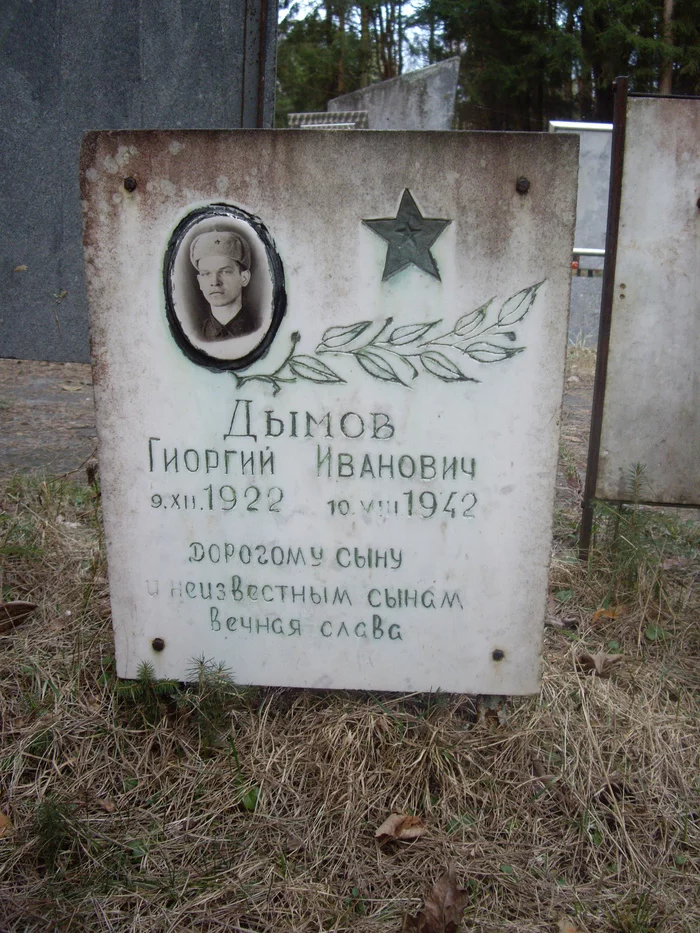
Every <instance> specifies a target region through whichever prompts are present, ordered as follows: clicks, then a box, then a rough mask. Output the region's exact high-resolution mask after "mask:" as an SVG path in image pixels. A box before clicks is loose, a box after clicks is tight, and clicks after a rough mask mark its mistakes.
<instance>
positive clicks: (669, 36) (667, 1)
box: [659, 0, 673, 94]
mask: <svg viewBox="0 0 700 933" xmlns="http://www.w3.org/2000/svg"><path fill="white" fill-rule="evenodd" d="M664 41H665V42H667V43H668V45H671V44H672V43H673V0H664ZM672 78H673V57H672V55H671V54H667V55H664V59H663V61H662V62H661V68H660V69H659V94H670V93H671V82H672Z"/></svg>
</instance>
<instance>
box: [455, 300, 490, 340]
mask: <svg viewBox="0 0 700 933" xmlns="http://www.w3.org/2000/svg"><path fill="white" fill-rule="evenodd" d="M492 301H493V298H491V299H490V300H489V301H487V302H486V304H484V305H481V307H480V308H477V309H476V310H475V311H470V312H469V314H463V315H462V317H461V318H460V319H459V320H458V321H457V323H456V324H455V327H454V332H455V334H457V336H458V337H468V336H469V334H472V333H473V332H474V331H475V330H476V329H477V327H479V325H480V324H481V322H482V321H483V320H484V318H485V317H486V312H487V311H488V309H489V306H490V305H491V302H492Z"/></svg>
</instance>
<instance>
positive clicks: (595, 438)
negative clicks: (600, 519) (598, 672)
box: [578, 77, 628, 560]
mask: <svg viewBox="0 0 700 933" xmlns="http://www.w3.org/2000/svg"><path fill="white" fill-rule="evenodd" d="M627 83H628V82H627V78H626V77H619V78H617V79H616V80H615V84H614V91H615V100H614V105H613V136H612V156H611V165H610V194H609V197H608V225H607V231H606V235H605V268H604V270H603V294H602V299H601V303H600V327H599V329H598V353H597V357H596V367H595V383H594V386H593V410H592V412H591V433H590V437H589V441H588V463H587V465H586V485H585V487H584V491H583V512H582V515H581V526H580V529H579V539H578V547H579V558H580V559H581V560H588V555H589V553H590V547H591V533H592V530H593V500H594V497H595V490H596V485H597V482H598V460H599V457H600V437H601V431H602V427H603V405H604V402H605V383H606V379H607V374H608V350H609V348H610V326H611V323H612V305H613V295H614V291H615V273H616V265H617V237H618V229H619V224H620V202H621V200H622V171H623V161H624V151H625V125H626V120H627Z"/></svg>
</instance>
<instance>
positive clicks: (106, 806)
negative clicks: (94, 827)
mask: <svg viewBox="0 0 700 933" xmlns="http://www.w3.org/2000/svg"><path fill="white" fill-rule="evenodd" d="M97 803H98V804H99V805H100V806H101V807H102V809H103V810H104V811H105V813H114V811H115V810H116V809H117V807H116V804H115V803H114V801H113V800H110V799H109V798H108V797H98V798H97Z"/></svg>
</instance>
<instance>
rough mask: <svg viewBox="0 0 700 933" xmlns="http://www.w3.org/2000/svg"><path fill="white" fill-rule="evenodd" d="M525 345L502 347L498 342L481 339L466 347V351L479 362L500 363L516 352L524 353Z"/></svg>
mask: <svg viewBox="0 0 700 933" xmlns="http://www.w3.org/2000/svg"><path fill="white" fill-rule="evenodd" d="M523 349H524V347H500V346H499V345H498V344H497V343H487V342H485V341H481V342H479V343H472V344H470V345H469V346H468V347H466V348H465V349H464V351H463V352H464V353H466V354H467V355H468V356H470V357H471V358H472V359H473V360H477V362H479V363H500V362H501V360H507V359H509V357H511V356H515V354H516V353H522V351H523Z"/></svg>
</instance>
